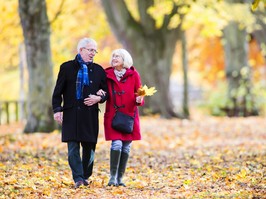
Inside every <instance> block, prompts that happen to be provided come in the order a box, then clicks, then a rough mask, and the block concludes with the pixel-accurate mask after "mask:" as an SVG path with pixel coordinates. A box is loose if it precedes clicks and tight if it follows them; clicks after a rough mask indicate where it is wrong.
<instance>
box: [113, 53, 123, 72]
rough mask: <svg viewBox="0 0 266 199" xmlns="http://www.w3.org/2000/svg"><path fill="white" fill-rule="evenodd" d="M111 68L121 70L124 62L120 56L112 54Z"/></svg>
mask: <svg viewBox="0 0 266 199" xmlns="http://www.w3.org/2000/svg"><path fill="white" fill-rule="evenodd" d="M111 63H112V66H113V67H115V68H116V69H122V68H123V65H124V60H123V58H122V57H121V55H118V54H115V53H114V54H113V56H112V62H111Z"/></svg>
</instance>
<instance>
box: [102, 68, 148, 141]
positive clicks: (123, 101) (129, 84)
mask: <svg viewBox="0 0 266 199" xmlns="http://www.w3.org/2000/svg"><path fill="white" fill-rule="evenodd" d="M105 72H106V76H107V86H108V92H109V98H108V99H107V101H106V107H105V113H104V132H105V139H106V140H122V141H129V140H140V139H141V133H140V123H139V112H138V106H140V105H143V104H144V102H143V103H142V104H138V103H136V97H137V96H136V92H137V90H138V88H139V87H140V86H141V79H140V75H139V73H138V72H137V70H136V69H135V68H134V67H133V66H132V67H131V68H129V69H127V71H126V73H125V74H124V76H123V77H122V79H121V80H120V81H118V80H117V79H116V76H115V74H114V68H113V67H109V68H107V69H105ZM111 82H114V90H115V91H116V92H120V93H121V94H117V95H116V104H117V105H118V106H121V105H124V107H123V108H119V110H120V111H121V112H124V113H127V114H130V115H132V116H133V115H134V112H135V113H136V114H135V122H134V128H133V133H132V134H123V133H121V132H119V131H116V130H114V129H113V128H112V126H111V122H112V118H113V117H114V114H115V108H114V97H113V93H112V85H111Z"/></svg>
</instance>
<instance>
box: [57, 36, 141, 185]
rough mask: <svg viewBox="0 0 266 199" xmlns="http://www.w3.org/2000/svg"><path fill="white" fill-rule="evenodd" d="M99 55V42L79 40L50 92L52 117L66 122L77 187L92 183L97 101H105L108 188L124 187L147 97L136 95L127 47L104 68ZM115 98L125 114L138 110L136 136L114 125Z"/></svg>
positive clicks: (137, 83)
mask: <svg viewBox="0 0 266 199" xmlns="http://www.w3.org/2000/svg"><path fill="white" fill-rule="evenodd" d="M96 54H97V43H96V41H95V40H93V39H91V38H83V39H81V40H80V41H79V42H78V45H77V55H76V56H75V58H74V60H70V61H67V62H65V63H63V64H62V65H61V66H60V70H59V73H58V77H57V81H56V85H55V88H54V92H53V96H52V105H53V111H54V119H55V120H56V122H58V123H59V124H60V125H62V142H66V143H67V148H68V163H69V166H70V168H71V171H72V177H73V180H74V183H75V188H78V187H80V186H81V185H84V186H87V185H89V177H90V176H91V175H92V170H93V163H94V154H95V148H96V144H97V138H98V132H99V120H98V119H99V118H98V114H99V107H98V104H99V103H104V102H106V108H105V114H104V133H105V139H106V140H107V141H111V147H110V179H109V182H108V186H125V184H124V183H123V181H122V177H123V175H124V173H125V170H126V165H127V161H128V157H129V152H130V147H131V143H132V141H133V140H140V139H141V133H140V125H139V114H138V106H141V105H143V104H144V100H143V97H142V96H137V95H136V92H137V90H138V88H140V87H141V79H140V75H139V73H138V72H137V70H136V68H135V67H134V66H133V60H132V57H131V55H130V54H129V53H128V52H127V51H126V50H125V49H116V50H114V51H113V52H112V55H111V59H110V67H108V68H106V69H105V70H104V69H103V68H102V67H101V66H100V65H99V64H97V63H94V62H93V58H94V56H95V55H96ZM113 90H114V92H112V91H113ZM113 93H115V94H113ZM114 95H115V96H114ZM114 100H115V102H116V104H117V105H118V106H121V108H120V111H121V112H124V113H128V114H135V119H134V127H133V133H132V134H124V133H122V132H119V131H117V130H115V129H113V128H112V127H111V121H112V118H113V116H114V114H115V107H114ZM80 147H82V150H81V152H80ZM80 153H81V154H80Z"/></svg>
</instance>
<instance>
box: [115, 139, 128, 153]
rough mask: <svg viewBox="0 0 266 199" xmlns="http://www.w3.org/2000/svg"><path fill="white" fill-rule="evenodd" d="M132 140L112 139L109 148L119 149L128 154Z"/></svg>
mask: <svg viewBox="0 0 266 199" xmlns="http://www.w3.org/2000/svg"><path fill="white" fill-rule="evenodd" d="M131 143H132V141H122V140H113V141H112V143H111V150H115V151H121V152H124V153H127V154H129V152H130V148H131Z"/></svg>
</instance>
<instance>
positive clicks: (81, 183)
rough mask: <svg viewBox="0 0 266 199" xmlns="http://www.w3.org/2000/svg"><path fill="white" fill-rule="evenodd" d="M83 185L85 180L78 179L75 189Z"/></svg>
mask: <svg viewBox="0 0 266 199" xmlns="http://www.w3.org/2000/svg"><path fill="white" fill-rule="evenodd" d="M81 185H84V182H83V181H78V182H76V183H75V189H77V188H79V187H80V186H81Z"/></svg>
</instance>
